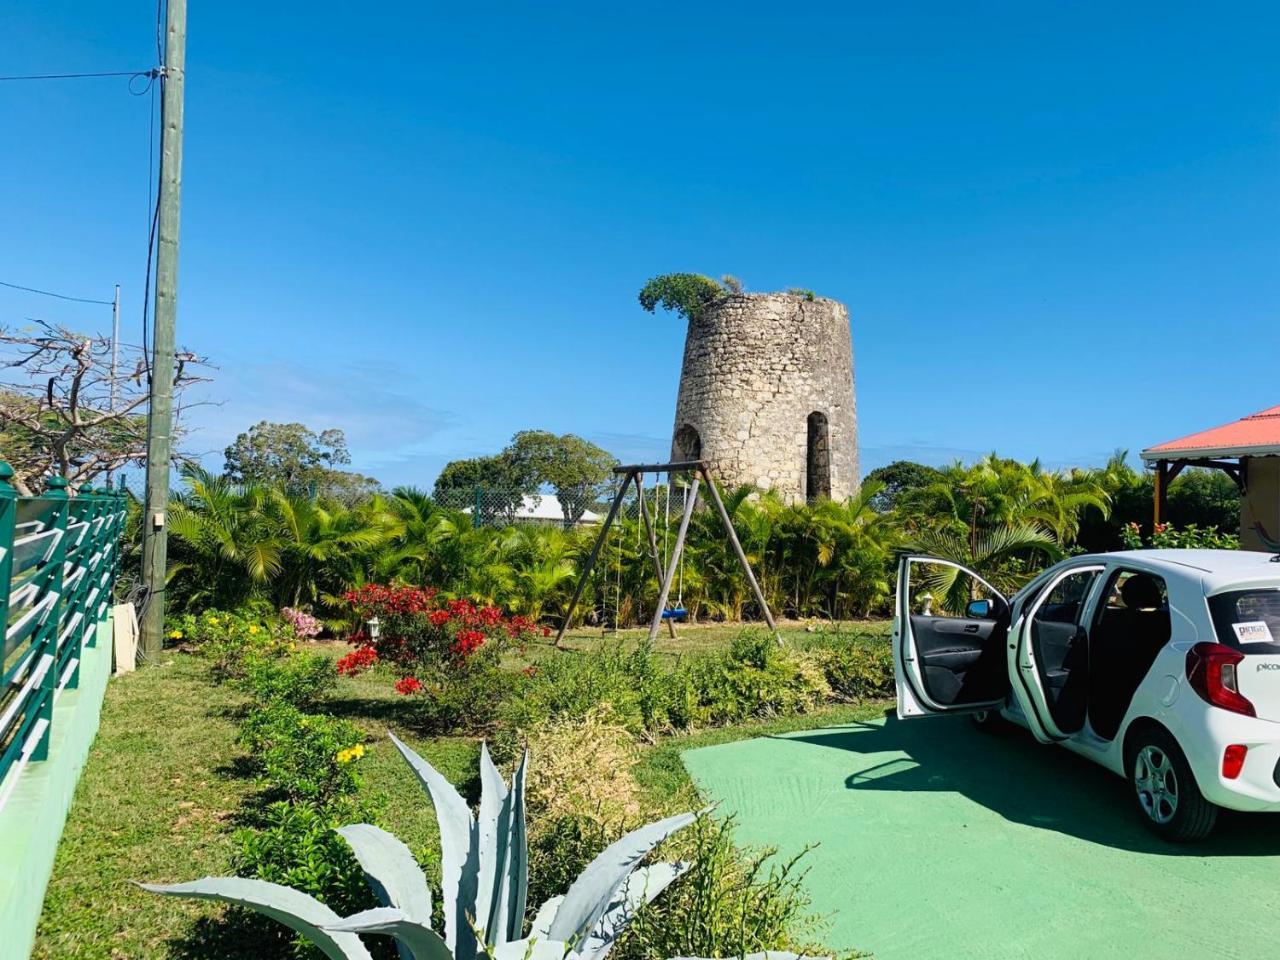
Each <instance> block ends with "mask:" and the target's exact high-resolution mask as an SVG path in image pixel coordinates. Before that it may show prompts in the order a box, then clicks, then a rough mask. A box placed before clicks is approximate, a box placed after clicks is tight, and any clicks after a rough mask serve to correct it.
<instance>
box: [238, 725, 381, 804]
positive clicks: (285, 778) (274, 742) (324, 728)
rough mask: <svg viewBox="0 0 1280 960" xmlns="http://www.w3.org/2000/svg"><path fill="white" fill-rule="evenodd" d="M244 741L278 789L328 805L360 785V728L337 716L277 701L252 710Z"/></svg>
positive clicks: (292, 797) (285, 796) (298, 798)
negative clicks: (358, 770)
mask: <svg viewBox="0 0 1280 960" xmlns="http://www.w3.org/2000/svg"><path fill="white" fill-rule="evenodd" d="M240 735H241V740H242V742H243V743H244V744H245V745H246V746H247V747H248V748H249V750H250V752H251V754H252V755H253V760H254V763H255V765H256V766H257V767H258V770H259V774H260V776H261V777H262V779H263V781H264V782H265V783H266V784H267V785H268V788H269V789H270V791H271V792H272V793H273V794H276V795H278V796H279V797H281V798H282V799H286V800H290V801H293V802H306V803H311V804H314V805H316V806H318V807H327V806H329V805H331V804H333V803H335V802H336V801H338V800H339V799H341V798H343V797H348V796H351V795H353V794H354V793H355V792H356V790H357V789H359V786H360V776H359V773H358V772H357V766H358V763H359V760H360V758H361V757H363V756H364V752H365V750H364V744H362V743H361V742H360V741H361V737H360V731H359V730H358V729H356V727H355V725H354V724H352V723H350V722H348V721H346V720H340V719H337V718H334V717H328V716H321V715H315V714H308V713H303V712H302V711H301V710H299V709H298V708H297V707H295V706H292V705H291V704H288V703H284V702H281V701H277V702H274V703H270V704H267V705H266V706H263V707H259V708H257V709H254V710H252V711H250V713H249V715H248V716H247V717H245V720H244V723H243V725H242V727H241V734H240Z"/></svg>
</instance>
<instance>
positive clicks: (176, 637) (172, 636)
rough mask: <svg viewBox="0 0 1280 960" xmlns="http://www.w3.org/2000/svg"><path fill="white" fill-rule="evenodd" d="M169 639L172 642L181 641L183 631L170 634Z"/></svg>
mask: <svg viewBox="0 0 1280 960" xmlns="http://www.w3.org/2000/svg"><path fill="white" fill-rule="evenodd" d="M169 639H170V640H181V639H182V631H181V630H174V631H173V632H172V633H170V634H169Z"/></svg>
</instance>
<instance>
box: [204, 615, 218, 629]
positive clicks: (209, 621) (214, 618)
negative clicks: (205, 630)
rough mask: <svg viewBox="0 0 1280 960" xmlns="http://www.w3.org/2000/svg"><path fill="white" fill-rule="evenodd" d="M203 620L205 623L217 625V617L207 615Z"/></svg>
mask: <svg viewBox="0 0 1280 960" xmlns="http://www.w3.org/2000/svg"><path fill="white" fill-rule="evenodd" d="M205 622H206V623H211V624H213V625H214V626H215V627H216V626H217V625H218V618H217V617H209V618H208V619H207V620H206V621H205Z"/></svg>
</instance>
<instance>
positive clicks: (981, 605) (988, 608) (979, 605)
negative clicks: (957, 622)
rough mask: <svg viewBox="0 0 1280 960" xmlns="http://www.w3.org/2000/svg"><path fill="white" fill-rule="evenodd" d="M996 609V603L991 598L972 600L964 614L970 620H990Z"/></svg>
mask: <svg viewBox="0 0 1280 960" xmlns="http://www.w3.org/2000/svg"><path fill="white" fill-rule="evenodd" d="M994 610H995V604H993V603H992V602H991V601H990V600H970V601H969V605H968V606H967V607H965V608H964V615H965V616H966V617H968V618H969V619H970V620H989V619H990V618H991V614H992V613H993V612H994Z"/></svg>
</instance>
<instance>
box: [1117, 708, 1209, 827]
mask: <svg viewBox="0 0 1280 960" xmlns="http://www.w3.org/2000/svg"><path fill="white" fill-rule="evenodd" d="M1129 782H1130V784H1131V785H1132V786H1133V790H1134V795H1135V797H1136V798H1137V801H1138V809H1139V810H1141V811H1142V819H1143V821H1144V822H1145V823H1146V825H1147V827H1148V828H1150V829H1151V831H1152V832H1154V833H1155V834H1156V835H1157V836H1160V837H1163V838H1164V839H1166V840H1171V841H1173V842H1174V843H1190V842H1192V841H1195V840H1203V839H1204V838H1205V837H1207V836H1208V835H1209V833H1210V832H1211V831H1212V830H1213V825H1214V823H1216V822H1217V819H1218V808H1217V807H1216V806H1214V805H1213V804H1212V803H1210V802H1209V801H1208V800H1206V799H1205V798H1204V794H1202V793H1201V792H1200V788H1199V787H1198V786H1197V785H1196V778H1195V776H1194V775H1193V774H1192V773H1191V767H1190V765H1189V764H1188V763H1187V758H1186V756H1184V755H1183V753H1182V748H1181V747H1179V746H1178V742H1177V741H1176V740H1174V739H1173V737H1172V735H1170V734H1169V733H1168V732H1167V731H1165V730H1162V729H1160V728H1158V727H1151V728H1149V729H1147V730H1145V731H1143V732H1142V733H1140V734H1139V735H1138V736H1136V737H1135V738H1134V740H1133V743H1132V745H1131V746H1130V750H1129Z"/></svg>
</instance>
